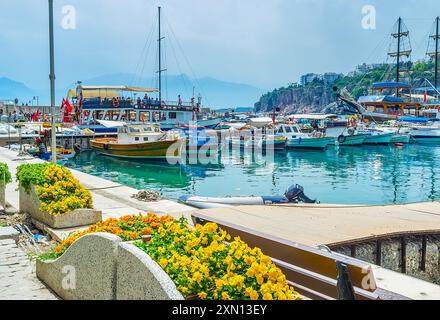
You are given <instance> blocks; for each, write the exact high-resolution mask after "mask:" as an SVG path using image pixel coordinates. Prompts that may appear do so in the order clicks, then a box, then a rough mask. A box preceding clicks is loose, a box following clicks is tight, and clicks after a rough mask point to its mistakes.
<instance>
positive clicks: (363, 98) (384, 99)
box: [358, 95, 405, 103]
mask: <svg viewBox="0 0 440 320" xmlns="http://www.w3.org/2000/svg"><path fill="white" fill-rule="evenodd" d="M358 102H359V103H365V102H391V103H392V102H396V103H399V102H405V101H404V100H403V99H401V98H397V97H392V96H385V95H382V96H361V97H359V99H358Z"/></svg>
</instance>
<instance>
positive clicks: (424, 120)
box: [399, 117, 440, 123]
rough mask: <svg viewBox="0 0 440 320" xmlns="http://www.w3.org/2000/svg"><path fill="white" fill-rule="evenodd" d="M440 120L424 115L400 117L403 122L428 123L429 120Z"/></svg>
mask: <svg viewBox="0 0 440 320" xmlns="http://www.w3.org/2000/svg"><path fill="white" fill-rule="evenodd" d="M439 120H440V119H431V118H422V117H399V121H403V122H418V123H427V122H433V121H439Z"/></svg>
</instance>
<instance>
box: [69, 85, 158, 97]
mask: <svg viewBox="0 0 440 320" xmlns="http://www.w3.org/2000/svg"><path fill="white" fill-rule="evenodd" d="M78 88H79V89H81V91H82V96H83V98H84V99H93V98H102V99H105V98H107V99H111V98H114V97H117V96H118V95H119V91H124V92H143V93H153V92H159V90H158V89H152V88H141V87H128V86H79V87H78ZM76 96H77V89H71V90H69V92H68V94H67V97H68V98H75V97H76Z"/></svg>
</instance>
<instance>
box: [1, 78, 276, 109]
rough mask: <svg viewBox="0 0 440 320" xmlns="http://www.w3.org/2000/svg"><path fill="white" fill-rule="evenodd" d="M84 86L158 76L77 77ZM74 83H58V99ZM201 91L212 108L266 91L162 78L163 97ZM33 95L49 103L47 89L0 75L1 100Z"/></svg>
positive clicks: (246, 102)
mask: <svg viewBox="0 0 440 320" xmlns="http://www.w3.org/2000/svg"><path fill="white" fill-rule="evenodd" d="M80 80H82V84H83V85H127V86H137V87H148V88H156V87H157V79H155V78H145V77H139V76H136V75H134V74H129V73H116V74H108V75H103V76H99V77H95V78H91V79H80ZM75 86H76V83H71V84H70V85H68V86H61V85H60V84H59V83H57V92H56V95H57V101H61V99H62V98H63V97H65V96H66V93H67V91H68V89H72V88H75ZM193 87H194V93H195V96H196V97H197V95H198V94H199V93H200V94H201V95H202V97H203V104H204V105H206V106H207V107H211V108H213V109H219V108H236V107H237V106H240V107H252V106H253V105H254V103H255V101H257V100H258V99H259V97H260V96H261V95H262V94H264V93H265V92H267V90H264V89H260V88H257V87H254V86H251V85H247V84H241V83H233V82H227V81H221V80H217V79H214V78H209V77H205V78H199V79H195V78H191V77H189V76H188V75H185V74H181V75H170V76H167V77H164V78H163V80H162V91H163V98H164V99H166V100H172V101H175V100H177V96H178V95H179V94H180V95H181V96H182V99H183V100H184V101H189V100H190V98H191V97H192V94H193ZM34 95H38V96H39V97H40V102H41V103H46V104H47V103H48V102H49V93H48V92H39V91H37V90H32V89H30V88H28V87H26V85H25V84H23V83H20V82H16V81H13V80H11V79H7V78H0V99H11V100H12V99H15V98H18V99H19V100H20V101H29V100H32V97H33V96H34Z"/></svg>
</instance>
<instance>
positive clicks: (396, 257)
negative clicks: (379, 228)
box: [333, 236, 440, 284]
mask: <svg viewBox="0 0 440 320" xmlns="http://www.w3.org/2000/svg"><path fill="white" fill-rule="evenodd" d="M405 242H406V274H407V275H409V276H412V277H415V278H418V279H421V280H425V281H428V282H431V283H435V284H440V239H439V238H436V237H434V236H429V237H427V243H426V264H425V270H422V268H421V266H422V248H423V238H422V237H421V236H411V237H407V238H406V240H405ZM381 247H382V252H381V266H382V267H383V268H386V269H389V270H392V271H396V272H402V265H401V261H402V244H401V239H400V238H396V239H389V240H382V241H381ZM333 251H335V252H337V253H340V254H343V255H346V256H352V248H351V247H349V246H342V247H337V248H334V249H333ZM376 251H377V243H376V242H375V241H374V242H365V243H361V244H357V245H356V246H355V252H356V254H355V256H354V257H355V258H357V259H359V260H362V261H365V262H368V263H371V264H376Z"/></svg>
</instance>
